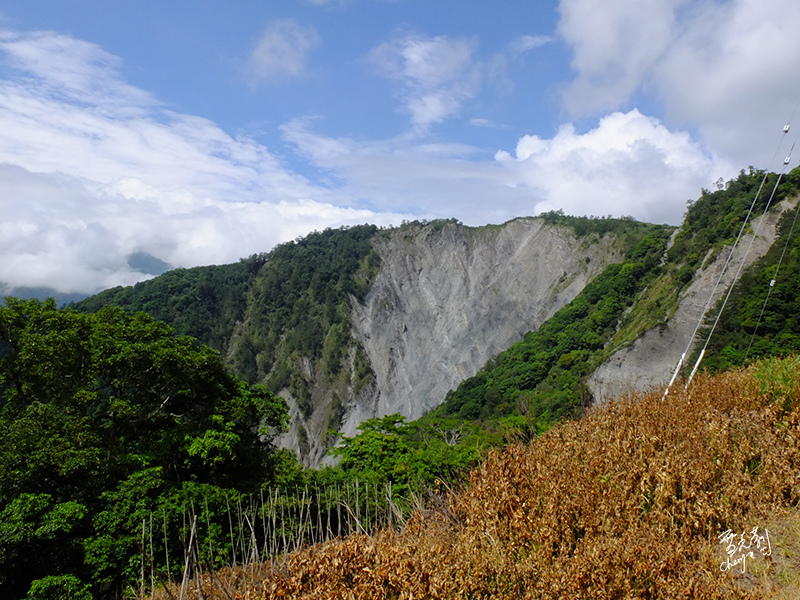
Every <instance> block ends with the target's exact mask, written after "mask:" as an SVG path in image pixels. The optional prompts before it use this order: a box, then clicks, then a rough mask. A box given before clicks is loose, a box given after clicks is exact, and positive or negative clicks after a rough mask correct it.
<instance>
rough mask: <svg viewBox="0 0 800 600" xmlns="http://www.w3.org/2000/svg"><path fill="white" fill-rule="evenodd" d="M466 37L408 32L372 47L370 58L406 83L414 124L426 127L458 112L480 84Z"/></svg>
mask: <svg viewBox="0 0 800 600" xmlns="http://www.w3.org/2000/svg"><path fill="white" fill-rule="evenodd" d="M473 50H474V42H473V41H472V40H469V39H467V38H455V39H454V38H448V37H445V36H438V37H433V38H431V37H424V36H419V35H406V36H404V37H401V38H398V39H395V40H392V41H390V42H385V43H383V44H381V45H380V46H378V47H376V48H374V49H373V50H371V51H370V53H369V55H368V61H369V62H370V63H371V64H372V65H373V66H374V67H375V68H376V69H377V70H378V72H379V73H381V74H382V75H384V76H386V77H388V78H390V79H393V80H396V81H398V82H400V83H401V84H402V86H403V101H404V104H405V109H406V110H407V111H408V112H409V113H410V114H411V122H412V124H413V125H414V126H415V127H416V128H418V129H420V130H423V131H424V130H426V129H427V128H428V127H429V126H430V125H432V124H434V123H440V122H442V121H443V120H445V119H446V118H448V117H452V116H453V115H455V114H457V113H458V111H459V110H460V108H461V106H462V105H463V103H464V102H465V101H466V100H469V99H470V98H473V97H474V96H475V94H476V93H477V91H478V89H479V88H480V82H481V75H480V69H479V68H478V66H477V65H476V64H475V62H474V59H473Z"/></svg>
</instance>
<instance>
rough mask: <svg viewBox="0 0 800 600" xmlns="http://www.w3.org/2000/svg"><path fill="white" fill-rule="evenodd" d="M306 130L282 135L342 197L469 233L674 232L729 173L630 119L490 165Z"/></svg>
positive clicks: (428, 147)
mask: <svg viewBox="0 0 800 600" xmlns="http://www.w3.org/2000/svg"><path fill="white" fill-rule="evenodd" d="M311 125H312V123H311V122H309V121H297V122H294V123H291V124H288V125H287V126H286V127H284V135H285V137H286V139H287V140H288V141H289V142H291V143H293V144H295V145H296V146H297V147H298V149H299V150H300V151H301V152H303V153H304V154H305V155H306V156H307V157H308V159H309V160H311V161H312V162H314V163H315V164H316V165H318V166H320V167H322V168H325V169H330V170H332V171H334V172H335V173H336V174H337V176H338V177H339V179H340V180H341V181H342V182H343V187H342V190H343V191H345V192H346V193H347V194H348V195H352V196H358V197H368V198H370V199H371V201H372V202H373V203H374V204H373V207H374V208H375V209H376V210H387V209H394V208H396V207H398V206H404V207H406V208H408V209H411V210H412V212H415V213H417V214H421V215H424V216H426V217H428V218H449V217H457V218H459V219H461V220H462V221H464V222H465V223H468V224H474V225H480V224H484V223H486V222H502V221H505V220H507V219H510V218H513V217H516V216H519V215H532V214H538V213H540V212H544V211H547V210H557V209H563V210H564V211H565V212H566V213H567V214H574V215H596V216H601V215H608V214H612V215H615V216H620V215H630V216H633V217H635V218H637V219H640V220H644V221H652V222H666V223H672V224H678V223H680V221H681V218H682V216H683V212H684V210H685V208H686V201H687V200H690V199H695V198H697V197H698V196H699V195H700V191H701V189H702V188H703V187H709V186H710V185H711V183H712V182H713V181H715V180H716V179H717V178H718V177H720V176H727V175H728V174H730V173H734V172H735V170H734V169H733V167H732V166H731V165H730V164H728V163H726V162H725V161H721V160H718V159H714V158H713V157H709V156H708V155H707V154H705V153H704V152H703V150H702V149H701V148H700V147H699V146H698V145H697V144H696V143H695V142H694V141H693V140H692V139H691V137H690V135H689V134H688V133H686V132H672V131H670V130H668V129H667V128H666V127H665V126H664V125H663V124H661V123H660V122H659V121H658V120H657V119H654V118H651V117H647V116H645V115H642V114H641V113H640V112H639V111H637V110H632V111H630V112H628V113H614V114H611V115H609V116H607V117H604V118H603V119H601V120H600V122H599V123H598V125H597V127H595V128H594V129H592V130H590V131H588V132H586V133H579V132H577V131H576V130H575V128H574V126H572V125H570V124H567V125H564V126H562V127H561V128H560V129H559V131H558V132H557V133H556V134H555V135H554V136H553V137H552V138H542V137H539V136H535V135H527V136H523V137H522V138H520V140H519V142H518V144H517V147H516V149H515V151H514V153H513V154H512V153H510V152H507V151H499V152H498V153H497V154H496V156H495V160H494V161H480V160H477V159H475V158H474V155H475V154H476V153H477V152H478V149H477V148H472V147H470V146H465V145H457V144H424V143H420V142H418V141H415V140H413V139H412V138H408V137H402V136H401V137H399V138H396V139H392V140H385V141H382V142H363V141H356V140H352V139H334V138H329V137H326V136H323V135H321V134H318V133H315V132H314V131H312V130H311V129H310V126H311ZM414 198H416V199H418V200H417V202H416V204H413V205H411V204H410V202H411V201H412V199H414Z"/></svg>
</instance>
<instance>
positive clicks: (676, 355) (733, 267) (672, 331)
mask: <svg viewBox="0 0 800 600" xmlns="http://www.w3.org/2000/svg"><path fill="white" fill-rule="evenodd" d="M790 206H794V204H790V203H789V202H787V201H784V202H782V203H781V205H780V210H779V211H774V212H770V213H767V214H766V215H765V216H763V217H758V218H757V219H755V220H754V221H753V223H752V229H753V233H751V234H749V235H743V236H742V239H741V240H740V241H739V244H738V245H737V246H736V249H735V250H734V252H733V255H731V253H730V248H724V249H723V250H722V251H721V252H719V253H718V254H717V256H716V257H715V259H714V260H713V261H711V262H710V263H709V264H705V263H704V264H703V265H702V266H701V267H700V268H699V269H698V270H697V272H696V273H695V276H694V280H693V281H692V283H691V285H690V286H689V287H688V288H687V290H686V291H685V292H684V294H683V297H682V298H681V301H680V304H679V306H678V309H677V311H676V312H675V314H674V315H673V316H672V317H671V318H670V319H669V321H668V322H667V323H666V325H664V326H662V327H658V328H655V329H651V330H649V331H647V332H646V333H645V334H644V335H643V336H642V337H640V338H639V339H638V340H636V341H635V342H634V343H633V345H631V346H629V347H627V348H623V349H621V350H619V351H618V352H616V353H615V354H613V355H612V356H611V357H610V358H609V359H608V360H607V361H606V362H605V363H603V364H602V365H600V367H598V368H597V369H596V370H595V372H594V373H593V374H592V376H591V377H590V378H589V380H588V381H587V385H588V386H589V388H590V389H591V390H592V394H593V395H594V398H595V401H596V402H605V401H607V400H609V399H612V398H616V397H619V396H621V395H623V394H625V393H627V392H633V391H641V390H645V389H648V388H650V387H653V386H658V387H662V388H666V385H667V384H668V383H669V380H670V378H671V377H672V374H673V372H674V371H675V367H676V366H677V364H678V360H679V359H680V358H681V354H682V353H683V352H684V351H685V352H686V357H687V360H688V356H689V355H690V354H691V353H692V351H693V350H694V346H695V345H696V344H701V347H702V344H703V343H704V342H705V340H700V339H699V338H698V337H696V336H694V334H695V329H696V327H697V324H698V322H699V320H700V318H701V316H702V315H703V312H704V310H705V308H706V306H708V307H709V312H710V311H711V309H712V308H713V307H714V305H715V304H716V302H717V301H718V300H719V299H720V298H722V297H723V296H724V295H725V294H726V293H727V291H728V288H729V287H730V285H731V283H732V282H733V280H734V277H735V276H736V274H737V271H739V269H740V265H742V259H744V263H743V266H742V267H741V268H742V269H744V268H746V267H747V266H749V265H751V264H752V263H754V262H755V261H756V260H758V259H759V258H761V257H762V256H764V254H765V253H766V252H767V250H769V248H770V246H772V244H773V243H774V241H775V238H776V235H777V224H778V219H779V218H780V216H781V214H782V213H783V211H784V210H786V209H787V208H789V207H790ZM762 220H763V221H762ZM729 257H730V259H729ZM726 262H728V266H727V268H725V264H726ZM720 274H721V277H720ZM690 342H691V343H690ZM687 346H688V349H687ZM680 385H682V384H680Z"/></svg>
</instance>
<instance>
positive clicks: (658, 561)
mask: <svg viewBox="0 0 800 600" xmlns="http://www.w3.org/2000/svg"><path fill="white" fill-rule="evenodd" d="M797 367H798V361H797V360H796V359H786V361H777V360H773V361H768V362H767V363H761V364H760V365H757V366H755V367H751V368H749V369H747V370H739V371H730V372H727V373H724V374H721V375H717V376H713V377H712V376H700V377H699V378H697V379H696V381H695V383H694V384H693V385H692V387H691V388H690V390H689V392H688V393H684V392H683V391H681V390H673V391H672V392H671V394H670V395H669V396H668V397H667V399H666V400H664V401H662V399H661V393H660V392H661V390H657V391H653V392H651V393H648V394H639V395H634V396H628V397H624V398H622V399H620V400H619V401H617V402H613V403H609V404H607V405H605V406H602V407H598V408H596V409H595V410H593V411H592V412H591V413H590V414H589V415H587V416H586V417H585V418H583V419H581V420H580V421H576V422H567V423H564V424H563V425H561V426H559V427H557V428H554V429H553V430H551V431H550V432H548V433H547V434H546V435H543V436H542V437H540V438H539V439H537V440H535V441H534V442H533V443H531V444H530V445H527V446H513V447H509V448H506V449H503V450H497V451H495V452H493V453H491V454H490V455H489V456H488V458H487V459H486V460H485V462H484V463H483V465H482V466H481V467H480V468H479V469H477V470H475V471H474V472H473V473H472V474H471V477H470V484H469V486H468V487H467V488H466V489H465V490H464V491H462V492H460V493H458V494H451V495H450V496H449V497H448V498H447V503H446V508H439V509H437V510H434V511H429V512H420V513H419V514H417V515H416V516H415V517H414V518H413V519H412V520H411V521H410V522H409V523H408V524H407V526H406V527H405V528H404V529H403V530H402V531H399V532H397V531H384V532H382V533H380V534H378V535H376V536H372V537H369V536H360V537H351V538H347V539H342V540H336V541H333V542H330V543H326V544H321V545H318V546H316V547H309V548H305V549H303V550H302V551H300V552H298V553H295V554H292V555H290V556H287V557H286V560H285V563H284V564H282V565H281V567H280V568H275V569H271V570H269V572H268V573H264V575H263V576H262V577H261V578H260V579H259V581H258V582H257V584H255V585H254V584H253V583H252V582H251V583H250V584H249V585H248V587H247V589H244V588H243V587H242V585H241V583H239V584H236V583H235V581H234V579H235V578H234V577H233V576H230V577H228V583H227V584H226V585H227V589H226V590H225V591H224V592H223V591H222V590H221V589H220V590H219V591H217V592H212V590H211V587H212V586H211V583H212V582H210V581H209V587H208V589H207V591H206V594H205V595H204V597H206V598H209V597H219V598H226V597H230V598H233V597H236V594H237V593H238V594H239V595H238V597H240V598H243V597H248V598H309V599H311V598H319V599H323V598H325V599H333V598H370V599H382V598H386V599H401V598H402V599H404V598H409V599H410V598H487V599H488V598H497V599H501V598H508V599H512V598H513V599H517V598H577V597H581V598H760V597H771V596H772V595H774V597H790V596H787V595H785V594H791V593H792V590H796V589H797V587H796V586H797V584H798V575H797V569H798V565H797V553H796V549H797V546H798V545H800V542H799V541H798V530H799V529H800V527H798V525H797V523H796V522H795V520H793V519H796V518H797V515H798V511H797V508H796V507H797V505H798V502H799V501H800V443H799V441H800V431H799V430H800V426H799V424H800V418H799V412H800V411H798V398H800V370H799V369H798V368H797ZM770 526H772V527H774V528H775V531H774V532H773V533H772V534H771V536H772V537H773V539H772V547H773V557H770V558H767V559H761V560H760V562H759V561H756V562H754V563H752V569H753V571H752V572H751V573H749V574H745V575H741V576H737V575H735V574H732V573H730V572H728V573H723V572H722V571H721V570H720V564H721V562H722V561H723V558H724V555H723V553H722V549H721V546H720V544H719V539H718V536H719V534H721V533H722V532H724V531H725V530H726V529H730V530H732V531H734V532H737V533H739V532H746V531H750V530H752V529H753V527H759V528H764V527H767V528H769V527H770ZM782 552H783V553H784V554H785V555H786V556H784V554H782ZM793 552H794V554H793V555H792V553H793ZM782 557H783V558H782ZM787 557H788V558H787ZM759 558H760V557H759ZM220 579H221V578H220ZM239 579H241V578H239ZM781 594H784V595H781Z"/></svg>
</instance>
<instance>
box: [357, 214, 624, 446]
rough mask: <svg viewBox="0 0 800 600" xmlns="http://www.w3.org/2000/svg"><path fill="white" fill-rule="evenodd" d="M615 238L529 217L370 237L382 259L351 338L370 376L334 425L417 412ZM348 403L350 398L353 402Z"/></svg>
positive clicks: (594, 269)
mask: <svg viewBox="0 0 800 600" xmlns="http://www.w3.org/2000/svg"><path fill="white" fill-rule="evenodd" d="M616 241H617V240H616V238H615V237H614V236H613V235H606V236H604V237H603V238H598V237H597V236H596V235H590V236H586V237H584V238H580V239H579V238H577V237H576V236H575V234H574V233H573V231H572V229H571V228H566V227H557V226H552V225H548V224H545V223H544V221H542V220H541V219H537V218H528V219H518V220H515V221H511V222H509V223H506V224H505V225H502V226H496V227H493V226H492V227H483V228H478V229H471V228H467V227H463V226H459V225H455V224H449V225H446V226H445V227H443V228H436V227H432V226H425V227H409V228H402V229H399V230H394V231H392V232H391V233H390V234H389V235H387V236H386V237H378V238H377V241H376V250H377V252H378V253H379V255H380V257H381V261H382V267H381V270H380V272H379V274H378V275H377V277H376V279H375V281H374V283H373V285H372V288H371V290H370V292H369V293H368V295H367V297H366V299H365V302H364V304H357V303H354V307H353V313H352V321H353V334H354V336H355V337H356V339H357V340H358V341H359V342H360V343H361V344H362V346H363V348H364V350H365V351H366V353H367V356H368V357H369V361H370V364H371V366H372V369H373V371H374V373H375V380H376V381H375V383H376V385H375V387H374V393H373V394H372V395H371V396H370V397H369V398H362V399H360V401H353V402H351V403H350V404H349V405H348V407H347V411H346V413H345V416H344V418H343V423H342V430H343V432H344V433H345V434H346V435H353V434H354V433H355V431H356V427H357V426H358V424H359V423H361V422H363V421H364V420H366V419H369V418H373V417H381V416H384V415H387V414H392V413H400V414H402V415H404V416H406V417H408V418H409V419H416V418H418V417H420V416H421V415H422V414H423V413H425V412H426V411H427V410H429V409H431V408H433V407H435V406H437V405H439V404H440V403H441V402H442V401H443V400H444V398H445V394H446V393H447V392H448V391H449V390H451V389H454V388H455V387H457V386H458V384H459V383H460V382H461V381H462V380H463V379H465V378H467V377H471V376H473V375H475V374H476V373H477V372H478V370H479V369H480V368H481V367H483V366H484V365H485V364H486V362H487V361H488V360H489V359H490V358H492V357H493V356H494V355H496V354H497V353H499V352H501V351H503V350H505V349H507V348H508V347H509V346H510V345H511V344H513V343H514V342H516V341H518V340H520V339H521V338H522V336H523V335H524V334H525V333H527V332H528V331H531V330H534V329H537V328H538V327H539V326H540V325H541V324H542V323H543V322H544V321H545V320H547V319H548V318H549V317H551V316H552V315H553V313H555V312H556V311H557V310H558V309H559V308H561V307H563V306H564V305H565V304H567V303H568V302H570V301H571V300H572V299H573V298H574V297H575V296H576V295H577V294H578V293H579V292H580V291H581V290H582V289H583V287H584V286H585V285H586V284H587V283H589V282H590V281H591V280H592V279H593V278H594V277H595V276H596V275H598V274H599V273H600V272H601V271H602V270H603V269H604V268H605V267H606V266H607V265H609V264H611V263H614V262H619V261H620V260H622V255H621V253H620V252H619V250H618V249H616V248H615V247H614V244H615V242H616ZM354 400H355V399H354Z"/></svg>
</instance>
